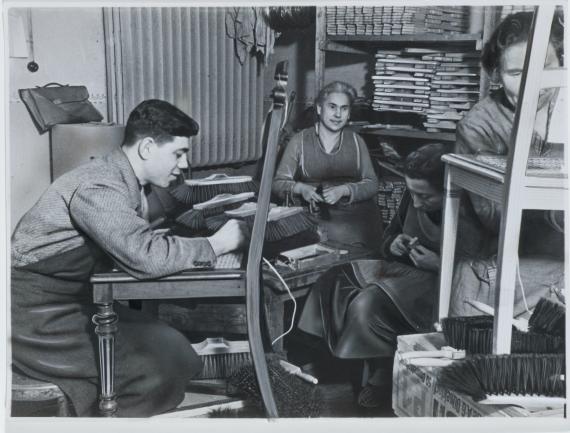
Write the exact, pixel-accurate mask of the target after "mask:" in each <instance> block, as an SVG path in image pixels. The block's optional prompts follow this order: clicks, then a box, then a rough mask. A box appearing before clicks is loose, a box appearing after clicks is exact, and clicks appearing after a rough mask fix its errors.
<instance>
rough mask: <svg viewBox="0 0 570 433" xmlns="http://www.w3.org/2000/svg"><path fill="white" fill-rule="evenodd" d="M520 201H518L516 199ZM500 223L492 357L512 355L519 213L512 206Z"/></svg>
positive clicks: (518, 209)
mask: <svg viewBox="0 0 570 433" xmlns="http://www.w3.org/2000/svg"><path fill="white" fill-rule="evenodd" d="M519 200H520V198H519ZM509 204H511V206H510V207H508V208H506V210H505V212H504V213H503V216H502V221H501V236H500V238H499V253H498V254H497V284H496V287H495V321H494V326H493V353H494V354H505V353H507V354H508V353H511V338H512V327H513V310H514V302H515V286H516V274H517V266H519V263H518V251H519V236H520V227H521V218H522V209H521V208H520V206H519V205H518V203H514V202H511V203H509Z"/></svg>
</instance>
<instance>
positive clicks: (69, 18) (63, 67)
mask: <svg viewBox="0 0 570 433" xmlns="http://www.w3.org/2000/svg"><path fill="white" fill-rule="evenodd" d="M27 11H28V9H23V8H17V9H11V10H10V11H9V13H11V14H16V15H22V17H23V22H24V23H26V22H27V20H26V13H27ZM31 11H32V29H33V33H32V34H33V44H34V55H35V61H36V63H38V65H39V70H38V71H37V72H35V73H31V72H29V71H28V69H27V68H26V65H27V64H28V61H29V59H26V58H9V59H8V61H7V64H8V66H9V72H7V73H6V76H7V78H8V79H9V85H8V89H9V95H8V96H9V107H8V115H9V123H8V124H9V135H8V149H9V153H10V168H9V170H10V172H9V175H10V197H9V202H10V225H11V230H13V228H14V227H15V225H16V224H17V222H18V220H19V219H20V218H21V216H22V215H23V214H24V213H25V212H26V211H27V210H28V209H29V208H30V207H31V206H32V205H33V204H34V203H35V202H36V201H37V199H38V198H39V197H40V195H41V194H42V192H43V191H44V190H45V189H46V188H47V187H48V185H49V184H50V153H49V133H45V134H43V135H39V133H38V131H37V129H36V128H35V126H34V124H33V123H32V120H31V118H30V115H29V114H28V112H27V110H26V107H25V106H24V104H23V103H22V102H21V101H20V99H19V97H18V89H21V88H29V87H34V86H43V85H45V84H47V83H49V82H54V81H55V82H58V83H61V84H72V85H79V84H81V85H85V86H86V87H87V89H88V90H89V93H90V99H91V101H92V102H93V103H94V105H95V107H97V109H98V110H99V111H100V112H101V114H103V115H104V116H105V117H106V115H107V102H106V92H107V90H106V78H105V48H104V38H103V11H102V9H101V8H32V9H31ZM16 34H17V33H16V32H15V31H14V29H12V28H9V29H8V37H9V38H11V37H15V36H16ZM6 55H7V56H9V52H7V53H6Z"/></svg>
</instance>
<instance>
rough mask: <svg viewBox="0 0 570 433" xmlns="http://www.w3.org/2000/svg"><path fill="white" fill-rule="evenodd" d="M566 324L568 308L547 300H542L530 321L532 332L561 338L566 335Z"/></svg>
mask: <svg viewBox="0 0 570 433" xmlns="http://www.w3.org/2000/svg"><path fill="white" fill-rule="evenodd" d="M565 323H566V306H565V305H563V304H561V303H558V302H556V301H551V300H549V299H546V298H540V300H539V301H538V303H537V304H536V306H535V307H534V310H533V312H532V315H531V316H530V319H529V320H528V326H529V328H530V329H531V330H532V331H534V332H538V333H544V334H549V335H559V336H563V335H564V329H565Z"/></svg>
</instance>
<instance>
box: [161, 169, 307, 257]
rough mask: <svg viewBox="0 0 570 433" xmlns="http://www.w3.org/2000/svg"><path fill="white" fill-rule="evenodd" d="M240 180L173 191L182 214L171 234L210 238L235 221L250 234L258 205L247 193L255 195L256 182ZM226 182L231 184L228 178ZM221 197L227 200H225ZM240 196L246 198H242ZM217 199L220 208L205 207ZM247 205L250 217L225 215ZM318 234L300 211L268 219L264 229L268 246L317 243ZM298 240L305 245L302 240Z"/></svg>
mask: <svg viewBox="0 0 570 433" xmlns="http://www.w3.org/2000/svg"><path fill="white" fill-rule="evenodd" d="M241 178H242V179H240V181H239V182H237V183H231V182H227V183H219V184H215V185H199V184H197V185H188V184H183V185H179V186H178V187H176V188H175V189H174V190H173V191H172V196H173V197H174V198H175V199H176V200H177V201H178V203H179V212H178V216H177V217H176V218H175V221H174V226H173V227H172V231H173V232H174V233H175V234H180V235H184V236H196V235H202V236H209V235H211V234H213V233H215V232H216V231H217V230H219V229H220V228H221V227H222V226H223V225H224V224H225V223H226V222H227V221H229V220H230V219H232V218H238V219H241V220H242V221H244V222H245V223H246V225H247V227H248V228H249V229H250V231H251V229H252V228H253V222H254V219H255V203H252V200H254V194H251V195H249V196H248V194H247V193H250V192H251V193H254V192H255V191H256V190H257V187H256V184H255V183H254V182H253V181H251V182H244V181H243V177H241ZM227 179H230V180H231V178H229V177H228V178H227ZM222 195H224V196H227V197H222ZM240 195H242V196H244V197H243V198H240V197H239V196H240ZM218 197H220V198H221V199H222V200H221V201H220V203H221V204H220V205H215V204H213V205H210V206H206V207H205V206H203V205H204V204H205V202H208V201H210V200H212V199H216V198H218ZM232 197H235V200H233V201H232ZM224 198H225V199H226V200H225V201H226V203H225V204H224V203H223V201H224V200H223V199H224ZM246 203H249V204H250V205H252V207H253V210H252V211H251V212H250V213H249V214H247V215H244V216H235V215H228V214H226V212H227V211H231V210H236V209H239V208H240V207H242V206H243V205H244V204H246ZM316 233H317V225H316V223H315V222H314V221H313V220H312V219H311V217H310V216H309V215H308V213H307V212H304V211H301V210H299V212H290V213H288V215H286V216H284V217H283V218H278V219H269V220H268V221H267V226H266V229H265V241H266V242H269V243H271V242H280V241H283V240H289V241H291V240H292V239H295V238H299V237H304V238H306V239H307V240H309V241H314V240H315V238H316V237H315V235H316ZM300 235H301V236H300ZM298 240H299V241H301V242H302V243H305V244H306V242H303V240H302V239H298ZM294 243H295V244H296V243H298V242H294ZM295 246H300V245H295ZM264 252H265V251H264Z"/></svg>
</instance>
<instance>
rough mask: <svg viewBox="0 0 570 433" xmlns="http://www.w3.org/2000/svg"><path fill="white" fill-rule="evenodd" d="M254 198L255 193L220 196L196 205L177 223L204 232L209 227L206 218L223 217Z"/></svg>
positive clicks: (178, 218)
mask: <svg viewBox="0 0 570 433" xmlns="http://www.w3.org/2000/svg"><path fill="white" fill-rule="evenodd" d="M253 197H255V193H253V192H243V193H241V194H218V195H217V196H215V197H214V198H212V199H210V200H208V201H205V202H202V203H196V204H195V205H194V206H193V207H192V209H190V210H187V211H186V212H184V213H182V214H180V215H179V216H178V217H177V218H176V220H175V221H176V223H177V224H181V225H183V226H184V227H186V228H189V229H191V230H203V229H205V228H206V227H207V224H206V218H209V217H213V216H216V215H221V214H223V213H224V212H225V211H226V210H230V209H236V208H238V207H240V206H241V205H242V204H243V203H244V202H245V201H247V200H251V199H252V198H253Z"/></svg>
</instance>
